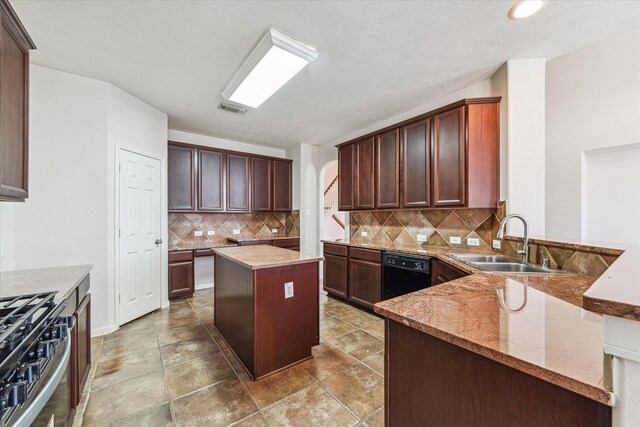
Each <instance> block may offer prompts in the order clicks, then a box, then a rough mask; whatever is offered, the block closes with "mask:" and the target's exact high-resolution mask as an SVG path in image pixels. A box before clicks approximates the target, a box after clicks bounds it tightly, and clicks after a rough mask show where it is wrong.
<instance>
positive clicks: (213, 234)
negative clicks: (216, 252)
mask: <svg viewBox="0 0 640 427" xmlns="http://www.w3.org/2000/svg"><path fill="white" fill-rule="evenodd" d="M215 235H216V232H215V231H213V230H209V231H207V236H215Z"/></svg>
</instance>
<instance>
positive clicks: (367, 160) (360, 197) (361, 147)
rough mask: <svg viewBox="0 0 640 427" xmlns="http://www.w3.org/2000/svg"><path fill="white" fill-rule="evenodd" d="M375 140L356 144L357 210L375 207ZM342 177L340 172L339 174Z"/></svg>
mask: <svg viewBox="0 0 640 427" xmlns="http://www.w3.org/2000/svg"><path fill="white" fill-rule="evenodd" d="M374 142H375V141H374V138H367V139H365V140H362V141H358V142H356V144H355V146H356V164H355V170H356V174H355V178H356V179H355V181H356V185H355V188H356V193H355V208H356V209H373V208H374V207H375V187H376V186H375V143H374ZM338 176H340V172H338Z"/></svg>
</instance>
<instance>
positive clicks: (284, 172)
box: [273, 160, 293, 212]
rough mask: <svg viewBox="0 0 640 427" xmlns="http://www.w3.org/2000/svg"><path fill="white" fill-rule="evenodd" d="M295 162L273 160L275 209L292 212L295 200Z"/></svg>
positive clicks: (276, 210)
mask: <svg viewBox="0 0 640 427" xmlns="http://www.w3.org/2000/svg"><path fill="white" fill-rule="evenodd" d="M292 194H293V162H292V161H291V160H274V161H273V210H274V211H275V212H291V210H292V206H293V201H292Z"/></svg>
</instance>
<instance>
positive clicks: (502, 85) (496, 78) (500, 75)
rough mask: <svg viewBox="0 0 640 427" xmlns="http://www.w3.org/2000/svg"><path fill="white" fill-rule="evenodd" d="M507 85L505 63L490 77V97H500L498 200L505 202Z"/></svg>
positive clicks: (507, 126) (507, 134) (507, 127)
mask: <svg viewBox="0 0 640 427" xmlns="http://www.w3.org/2000/svg"><path fill="white" fill-rule="evenodd" d="M507 83H508V77H507V63H506V62H505V63H504V65H503V66H502V67H500V69H498V71H496V73H495V74H494V75H493V76H491V92H492V95H493V96H501V97H502V100H501V101H500V200H506V199H507V196H508V182H507V172H508V169H509V159H508V156H507V154H508V152H509V151H508V146H509V132H508V130H509V108H508V105H509V88H508V85H507Z"/></svg>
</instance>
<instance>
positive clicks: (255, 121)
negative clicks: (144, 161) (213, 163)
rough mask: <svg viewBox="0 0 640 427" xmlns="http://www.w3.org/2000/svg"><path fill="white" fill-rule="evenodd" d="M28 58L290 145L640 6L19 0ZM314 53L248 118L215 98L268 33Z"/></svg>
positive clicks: (632, 19)
mask: <svg viewBox="0 0 640 427" xmlns="http://www.w3.org/2000/svg"><path fill="white" fill-rule="evenodd" d="M11 3H12V5H13V6H14V8H15V9H16V11H17V13H18V15H19V16H20V18H21V19H22V21H23V23H24V24H25V26H26V28H27V29H28V31H29V33H30V34H31V36H32V38H33V39H34V41H35V43H36V45H37V46H38V50H37V51H36V52H34V53H33V54H32V62H33V63H35V64H40V65H44V66H48V67H52V68H56V69H59V70H63V71H68V72H71V73H75V74H80V75H83V76H87V77H91V78H95V79H99V80H104V81H108V82H111V83H113V84H115V85H117V86H118V87H120V88H122V89H124V90H126V91H128V92H129V93H131V94H133V95H134V96H136V97H138V98H140V99H142V100H144V101H146V102H148V103H149V104H151V105H153V106H154V107H156V108H158V109H160V110H162V111H164V112H166V113H168V114H169V125H170V127H171V128H173V129H180V130H186V131H191V132H195V133H201V134H206V135H212V136H218V137H222V138H229V139H234V140H238V141H245V142H253V143H258V144H262V145H271V146H277V147H286V146H290V145H293V144H296V143H300V142H306V143H310V144H321V143H323V142H327V141H336V140H339V139H340V138H341V137H343V136H344V135H347V134H350V133H353V132H355V131H357V130H359V129H362V128H365V127H367V126H371V125H373V124H375V123H376V122H378V121H381V120H384V119H385V118H388V117H390V116H394V115H397V114H401V113H403V112H405V111H409V110H411V109H413V108H416V107H418V106H420V105H423V104H426V103H428V102H430V101H433V100H435V99H437V98H439V97H441V96H444V95H447V94H449V93H451V92H453V91H455V90H458V89H461V88H463V87H465V86H468V85H469V84H471V83H475V82H477V81H480V80H482V79H484V78H487V77H489V76H490V75H492V74H493V72H495V70H497V68H498V67H500V65H501V64H503V63H504V61H506V60H507V59H518V58H540V57H542V58H547V59H548V58H553V57H556V56H559V55H562V54H564V53H567V52H570V51H573V50H576V49H579V48H582V47H584V46H588V45H590V44H593V43H596V42H598V41H601V40H604V39H607V38H610V37H612V36H615V35H618V34H622V33H625V32H628V31H631V30H633V29H636V28H639V27H640V2H638V1H629V2H617V1H551V2H549V3H548V4H547V6H546V7H545V8H544V9H543V10H542V11H541V12H540V13H538V14H536V15H534V16H533V17H531V18H529V19H526V20H523V21H517V22H515V21H511V20H509V19H508V18H507V11H508V10H509V8H510V7H511V5H512V2H510V1H507V2H503V1H431V2H400V1H393V2H391V1H389V2H385V1H377V2H373V1H367V2H361V1H358V2H348V1H339V2H328V1H299V2H279V1H269V2H267V1H247V2H242V1H234V2H231V1H229V2H214V1H49V2H45V1H18V0H12V2H11ZM269 27H274V28H277V29H279V30H281V31H282V32H284V33H286V34H288V35H290V36H292V37H294V38H296V39H298V40H300V41H302V42H304V43H306V44H308V45H311V46H313V47H315V48H316V49H317V51H318V52H319V54H320V56H319V58H318V60H316V61H315V62H313V63H312V64H311V65H310V66H308V67H306V68H305V69H304V70H303V71H302V72H300V74H298V75H297V76H296V77H295V78H294V79H293V80H291V81H290V82H289V83H288V84H287V85H285V86H284V87H283V88H282V89H281V90H280V91H278V92H277V93H276V94H275V95H273V96H272V97H271V98H270V99H268V100H267V101H266V102H265V103H264V104H263V105H262V106H261V107H260V108H258V109H256V110H250V111H249V112H248V113H247V114H246V115H245V116H234V115H232V114H230V113H225V112H222V111H219V110H217V109H216V107H217V105H218V103H219V102H220V101H221V99H222V98H221V96H220V93H221V91H222V89H223V88H224V87H225V85H226V84H227V82H228V81H229V79H230V78H231V76H232V75H233V73H234V72H235V71H236V69H237V68H238V67H239V66H240V64H241V63H242V61H243V60H244V58H245V56H246V55H247V54H248V53H249V52H250V51H251V49H252V48H253V46H254V45H255V44H256V43H257V41H258V40H259V39H260V37H261V36H262V35H263V33H264V32H265V31H266V29H267V28H269Z"/></svg>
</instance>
